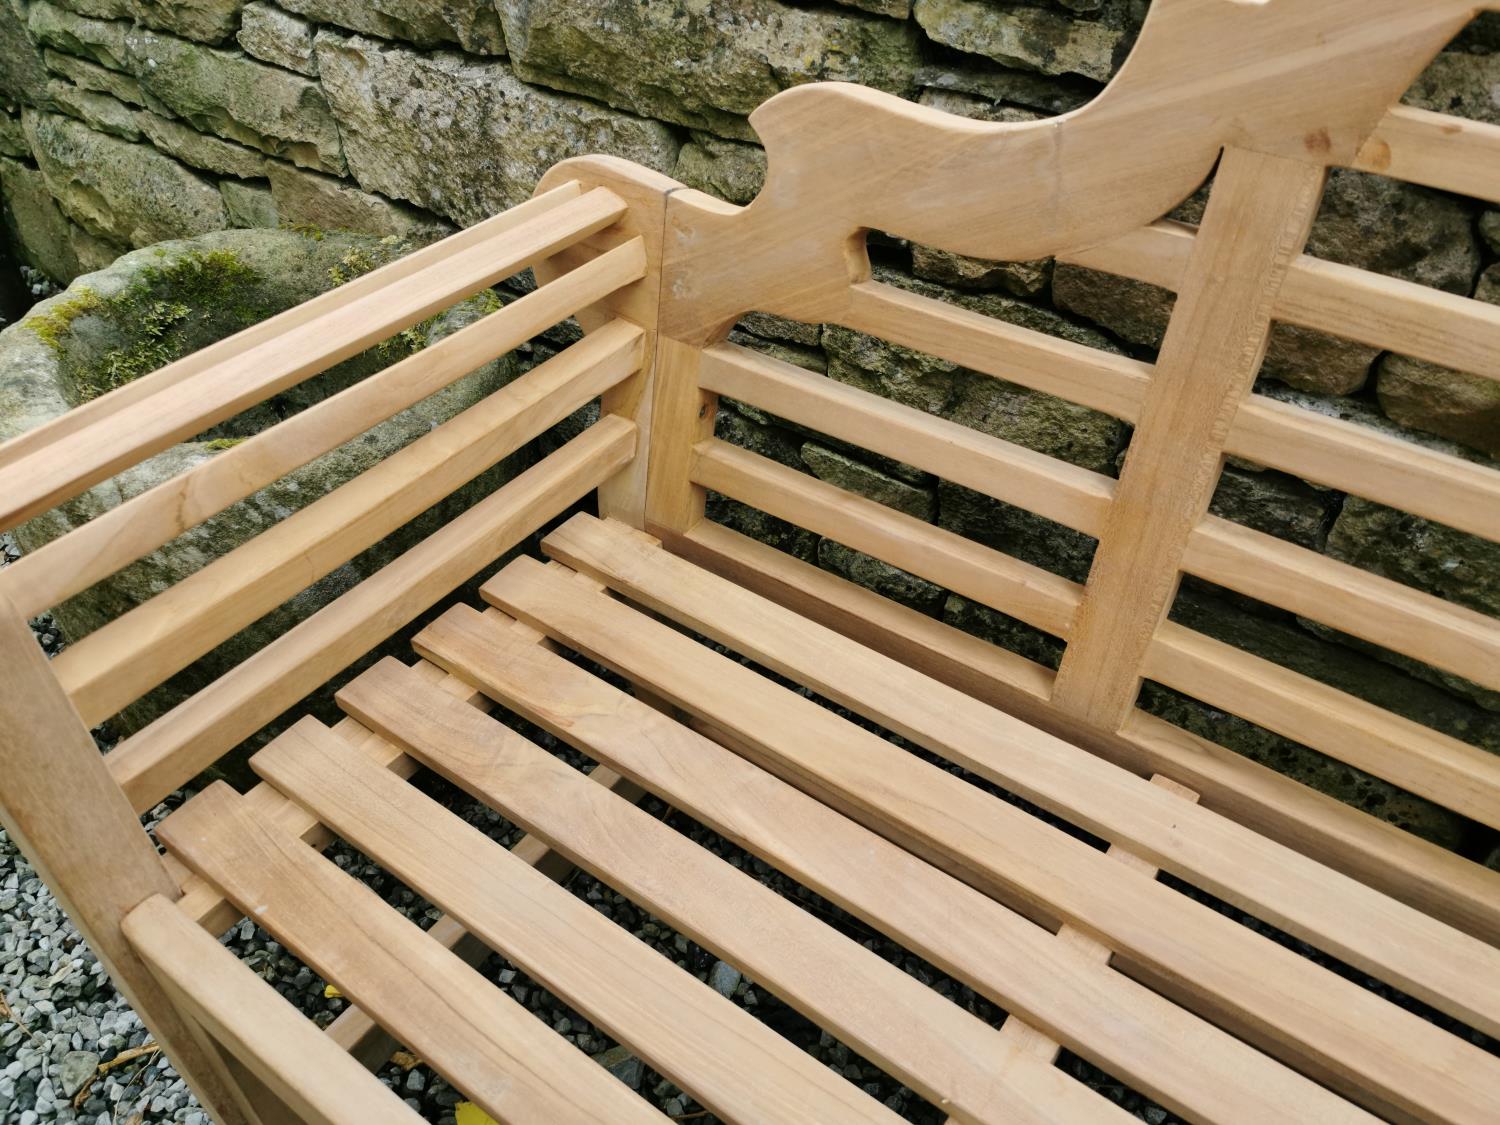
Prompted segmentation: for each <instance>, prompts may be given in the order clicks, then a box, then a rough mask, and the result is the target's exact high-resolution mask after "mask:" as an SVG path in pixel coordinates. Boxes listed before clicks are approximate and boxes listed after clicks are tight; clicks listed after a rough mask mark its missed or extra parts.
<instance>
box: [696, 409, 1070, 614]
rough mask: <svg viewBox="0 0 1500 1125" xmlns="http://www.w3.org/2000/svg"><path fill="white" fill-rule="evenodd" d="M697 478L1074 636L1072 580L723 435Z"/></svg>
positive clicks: (709, 446)
mask: <svg viewBox="0 0 1500 1125" xmlns="http://www.w3.org/2000/svg"><path fill="white" fill-rule="evenodd" d="M691 475H692V479H693V480H694V481H695V482H696V483H698V484H700V485H703V486H704V487H705V488H711V489H713V490H714V491H716V492H721V493H723V494H724V495H726V496H729V497H731V498H733V499H735V500H738V501H740V502H741V503H744V504H749V505H751V506H752V507H755V508H759V509H760V510H761V511H763V512H768V513H770V514H771V515H773V516H776V517H777V518H778V519H784V520H787V521H788V522H790V523H794V524H797V525H798V526H799V527H805V528H807V529H809V530H810V531H816V532H818V533H819V534H820V535H826V536H828V537H829V538H830V539H833V540H835V541H836V542H839V543H842V544H843V545H844V546H846V547H851V548H853V549H854V550H856V551H862V552H863V553H865V554H867V555H873V556H874V557H875V558H878V559H883V560H884V561H886V562H888V563H890V564H891V565H892V566H897V567H900V568H901V569H902V570H905V571H908V572H909V573H911V574H915V575H917V576H919V577H921V578H925V579H927V580H928V581H929V582H935V583H937V584H938V585H939V586H942V587H943V588H944V589H947V590H952V591H954V592H955V593H958V594H962V595H963V596H964V597H967V598H972V599H973V600H975V601H977V602H981V603H983V604H984V605H987V606H990V607H991V608H993V609H997V610H999V611H1000V612H1001V613H1008V614H1010V615H1011V616H1013V617H1016V618H1019V619H1020V620H1022V621H1024V622H1026V623H1027V624H1028V625H1034V626H1035V627H1036V628H1038V629H1041V630H1043V631H1044V632H1048V633H1052V634H1054V635H1056V636H1060V637H1066V636H1067V635H1068V632H1069V630H1070V629H1071V627H1072V621H1073V614H1074V613H1075V612H1076V611H1077V608H1078V602H1079V599H1080V598H1081V596H1082V590H1081V587H1079V586H1078V584H1077V583H1075V582H1070V581H1068V580H1067V579H1066V578H1059V577H1058V576H1057V575H1055V574H1052V573H1050V572H1048V571H1045V570H1042V569H1041V568H1040V567H1036V566H1032V565H1031V564H1030V563H1027V562H1022V561H1021V560H1020V559H1017V558H1012V557H1011V556H1010V555H1005V554H1001V553H1000V552H999V551H995V550H992V549H990V548H989V547H985V546H982V545H980V544H978V543H974V542H972V541H970V540H968V539H965V538H963V536H961V535H955V534H954V533H953V532H951V531H946V530H944V529H943V528H940V527H934V526H933V525H932V524H928V523H923V522H922V521H921V520H919V519H916V518H914V517H912V516H908V515H906V514H904V513H902V512H897V511H894V510H893V509H891V508H887V507H885V506H884V505H883V504H877V503H876V502H875V501H873V500H867V499H865V498H864V497H862V496H856V495H854V494H853V493H849V492H845V491H844V490H843V489H841V488H838V487H836V486H834V485H831V484H826V483H824V482H823V481H820V480H818V479H816V478H815V477H810V476H807V475H805V474H803V473H799V472H797V471H796V470H795V469H789V468H787V467H786V466H785V465H780V464H778V463H777V462H775V461H772V460H770V459H769V458H766V457H762V456H760V455H759V454H756V453H750V452H748V451H746V450H743V449H740V448H739V447H738V446H734V445H730V444H729V443H728V442H723V441H719V440H717V439H715V440H711V441H708V442H704V443H701V444H700V445H698V446H697V447H695V449H694V457H693V464H692V473H691Z"/></svg>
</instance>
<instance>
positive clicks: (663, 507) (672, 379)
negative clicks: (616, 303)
mask: <svg viewBox="0 0 1500 1125" xmlns="http://www.w3.org/2000/svg"><path fill="white" fill-rule="evenodd" d="M701 361H702V352H701V351H699V349H697V348H692V347H688V346H687V345H686V344H682V343H679V342H678V341H676V340H673V339H671V338H669V337H665V336H663V337H659V338H658V340H657V350H656V370H655V371H653V372H652V379H653V380H654V385H653V389H652V394H653V395H654V403H653V406H652V410H651V413H652V429H651V444H650V447H649V448H648V449H647V451H646V456H647V458H648V460H649V465H648V469H647V486H646V526H647V527H648V528H671V529H674V530H686V529H687V528H689V527H692V526H693V525H694V524H695V523H697V522H698V521H699V520H701V519H702V518H703V504H704V493H703V488H702V487H701V485H699V484H698V483H697V482H695V481H694V480H693V479H692V462H693V450H694V449H695V448H696V446H697V444H698V442H700V441H703V440H706V439H708V438H711V437H712V436H713V432H714V419H715V416H716V415H717V413H718V406H719V400H718V398H717V397H716V396H714V395H710V394H705V393H704V392H703V391H702V390H700V389H699V386H698V370H699V365H700V363H701Z"/></svg>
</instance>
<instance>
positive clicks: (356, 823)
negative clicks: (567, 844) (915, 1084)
mask: <svg viewBox="0 0 1500 1125" xmlns="http://www.w3.org/2000/svg"><path fill="white" fill-rule="evenodd" d="M565 581H566V580H565ZM571 585H572V584H571V583H570V586H571ZM574 588H575V589H576V586H575V587H574ZM294 729H295V731H296V734H295V735H293V732H292V731H289V732H287V733H288V735H292V736H293V737H287V736H283V737H282V738H281V739H278V740H277V742H276V743H275V744H273V745H271V746H268V747H266V748H265V749H264V750H262V751H261V752H260V753H259V754H257V755H256V758H255V766H256V769H257V771H258V772H260V773H261V774H262V776H265V777H267V778H269V779H271V780H272V781H273V782H274V783H275V784H276V785H277V786H278V787H279V788H281V789H283V790H284V791H285V792H287V794H288V795H289V796H291V797H292V798H293V799H294V800H296V801H297V802H299V803H300V804H302V805H304V806H306V807H307V808H308V810H309V811H310V812H312V813H313V814H314V815H315V816H317V817H318V819H320V820H321V821H323V822H324V823H325V824H328V825H329V826H330V827H331V828H333V829H334V830H335V831H337V832H338V833H339V834H340V835H341V836H342V837H344V838H345V839H347V840H349V841H350V842H351V843H352V844H354V845H355V846H356V847H358V848H359V849H360V850H361V851H363V852H364V853H365V854H366V855H369V856H370V857H371V858H372V859H374V860H375V861H376V862H377V863H379V864H381V865H382V866H383V867H385V868H386V869H387V870H389V871H391V872H392V874H394V875H396V877H397V878H399V879H401V880H402V881H403V882H405V883H406V884H407V885H408V886H411V887H413V888H414V889H416V890H417V891H418V892H419V893H421V894H422V895H424V896H425V897H426V898H428V899H429V900H430V901H432V902H435V903H437V904H438V905H440V906H441V907H442V908H443V909H444V910H445V911H447V912H448V913H449V914H451V915H453V916H454V917H455V918H457V919H459V920H460V921H462V922H463V923H464V925H465V926H466V927H467V928H468V929H469V930H470V931H471V932H473V933H475V934H477V935H479V936H481V937H482V938H484V940H485V941H486V942H487V943H488V944H490V945H491V946H492V947H493V948H495V949H498V950H501V951H503V952H504V953H505V954H506V956H507V957H509V958H510V959H511V960H512V961H514V962H515V963H516V964H517V965H519V966H521V967H522V968H524V969H525V971H526V972H527V974H528V975H530V976H531V977H532V978H533V979H535V980H536V981H537V982H538V983H540V984H541V985H543V986H544V987H546V988H547V989H548V990H549V991H551V992H552V993H553V994H554V995H556V996H558V997H559V998H561V999H562V1000H564V1001H565V1002H566V1003H568V1004H570V1005H571V1006H573V1007H575V1008H577V1009H578V1010H579V1011H580V1012H582V1013H584V1014H585V1015H587V1016H588V1017H589V1019H591V1020H592V1021H593V1022H595V1023H597V1024H598V1025H599V1026H600V1027H601V1028H603V1029H604V1030H605V1031H606V1032H607V1033H608V1034H610V1035H611V1036H613V1037H614V1038H616V1039H618V1040H620V1041H622V1042H625V1043H628V1044H630V1045H631V1047H632V1048H633V1049H635V1050H636V1051H638V1052H639V1053H640V1055H641V1056H642V1057H643V1058H644V1059H646V1060H647V1061H648V1062H649V1063H651V1065H652V1066H654V1067H655V1068H656V1069H657V1070H659V1071H660V1072H661V1073H662V1074H664V1075H666V1076H668V1077H669V1078H671V1080H672V1081H673V1082H675V1083H677V1084H678V1085H679V1086H681V1087H683V1088H684V1089H686V1090H689V1091H690V1092H692V1093H693V1095H694V1097H696V1098H697V1099H698V1100H699V1101H700V1102H702V1103H703V1104H704V1105H705V1106H707V1107H709V1108H711V1109H715V1110H716V1111H718V1112H721V1113H722V1114H723V1115H724V1116H726V1117H728V1118H729V1119H731V1120H745V1121H785V1122H789V1123H790V1122H807V1123H809V1125H811V1123H813V1122H823V1121H850V1122H855V1121H868V1122H885V1123H889V1122H894V1121H895V1120H896V1118H895V1116H894V1115H893V1114H891V1112H890V1111H889V1110H887V1109H886V1108H885V1107H884V1106H882V1105H881V1104H880V1103H879V1102H876V1101H875V1100H874V1099H872V1098H870V1097H868V1096H867V1095H866V1094H864V1093H863V1092H862V1091H861V1090H859V1089H858V1088H857V1087H856V1086H854V1085H852V1084H851V1083H848V1082H846V1081H845V1080H844V1079H843V1078H842V1077H840V1076H838V1075H836V1074H834V1073H833V1072H831V1071H829V1070H828V1069H826V1068H825V1067H823V1066H822V1065H821V1064H820V1063H817V1062H815V1061H814V1060H812V1059H811V1058H809V1057H808V1056H807V1055H805V1054H803V1053H802V1052H801V1051H800V1050H798V1049H797V1048H796V1047H795V1046H793V1045H792V1044H790V1043H788V1042H786V1041H785V1040H783V1039H781V1038H780V1037H778V1036H777V1035H776V1034H775V1033H774V1032H772V1031H771V1030H770V1029H768V1028H766V1027H765V1026H764V1025H762V1024H761V1023H759V1022H758V1021H757V1020H756V1019H755V1018H754V1017H753V1016H751V1015H750V1014H749V1013H747V1012H745V1011H744V1010H743V1009H741V1008H737V1007H735V1006H734V1005H733V1004H731V1003H730V1002H729V1001H728V1000H726V999H725V998H724V997H722V996H720V995H719V994H718V993H717V992H715V991H714V990H713V989H711V988H709V987H707V986H706V985H704V984H702V983H701V982H699V981H697V980H694V979H693V978H692V977H690V976H688V975H687V974H686V973H685V972H684V971H683V970H681V969H679V968H678V967H677V966H676V965H674V964H672V963H671V962H670V961H667V960H666V959H665V958H663V957H661V956H660V955H659V954H658V953H657V952H656V951H655V950H653V949H651V948H650V947H649V946H647V945H645V944H643V943H641V942H639V941H638V940H637V939H635V938H634V937H632V936H631V935H630V933H629V932H627V931H625V930H622V929H620V928H619V927H617V926H616V925H615V924H614V923H613V922H611V921H610V920H609V919H607V918H605V917H604V916H603V915H601V914H599V913H598V912H596V911H595V910H594V909H593V908H592V907H590V906H589V905H588V904H587V903H586V902H584V901H582V900H581V899H578V898H575V897H573V896H572V895H570V894H569V893H568V892H567V891H565V890H563V889H562V888H560V887H558V886H557V885H556V884H554V883H553V882H552V881H551V880H549V879H548V878H547V877H546V876H544V875H542V874H540V873H539V872H537V871H534V870H533V869H532V868H531V867H529V866H527V865H526V864H524V863H522V862H521V861H520V860H518V859H516V858H515V857H514V856H512V855H511V854H510V853H509V852H508V851H506V850H505V849H504V848H503V847H501V846H500V845H499V844H497V843H495V842H493V841H492V840H490V839H489V838H488V837H486V836H485V835H484V834H483V833H481V832H480V831H479V830H478V829H476V828H473V827H472V826H470V825H468V824H466V823H464V822H463V821H461V820H459V819H458V818H457V817H454V816H452V815H451V814H450V813H449V812H447V810H445V809H444V808H443V807H442V806H441V805H438V804H437V803H436V802H434V801H433V800H432V799H431V798H428V797H426V796H424V795H423V794H421V793H420V792H418V791H417V790H416V789H415V788H414V787H412V786H410V785H408V784H406V783H405V782H403V781H402V780H401V779H400V778H397V777H395V776H393V775H392V774H391V773H390V772H389V771H387V770H382V769H380V768H379V767H377V766H376V765H374V764H373V763H370V762H369V761H368V760H367V759H365V758H363V757H362V756H361V755H360V754H359V753H358V752H357V751H356V750H355V749H354V748H353V747H351V746H349V745H348V744H347V743H346V742H344V741H343V740H342V739H340V738H338V737H337V735H335V734H334V733H333V732H331V731H329V730H327V728H325V727H322V726H321V725H320V724H317V723H316V722H314V721H312V720H306V721H304V722H303V723H302V724H299V726H298V727H297V728H294ZM298 741H300V742H301V745H300V746H299V745H295V743H296V742H298ZM610 799H611V800H615V798H613V797H611V798H610ZM178 815H181V814H178ZM170 842H171V839H169V843H170ZM195 843H196V841H195ZM296 846H297V847H299V848H301V847H303V845H301V844H300V843H298V844H297V845H296ZM174 850H177V849H176V845H174ZM188 858H189V859H190V860H191V858H192V857H191V856H189V857H188ZM216 881H218V880H217V879H216ZM225 889H226V890H229V889H231V888H227V887H226V888H225ZM265 921H266V923H268V924H269V926H270V928H271V930H272V931H273V932H275V930H276V926H277V921H278V919H277V918H275V917H272V916H266V917H265ZM289 944H295V943H290V942H289ZM353 995H355V996H356V998H358V999H359V1002H360V1004H361V1006H363V1007H365V1008H367V1009H369V1010H370V1011H371V1013H372V1014H373V1015H375V1016H376V1018H377V1019H380V1020H381V1021H382V1022H385V1019H384V1017H383V1016H382V1015H381V1012H380V1008H379V1004H378V998H377V1000H376V1002H372V1000H371V997H370V995H369V992H368V991H367V992H366V994H365V995H364V996H363V997H361V996H360V994H359V993H358V992H356V993H354V994H353ZM528 1018H529V1017H528ZM536 1026H537V1028H538V1030H540V1031H541V1032H543V1033H544V1034H547V1035H552V1034H554V1033H553V1032H551V1031H550V1030H549V1029H548V1028H546V1026H545V1025H543V1024H541V1023H538V1024H537V1025H536ZM393 1030H394V1029H393ZM402 1038H403V1039H406V1036H404V1035H403V1036H402ZM406 1041H407V1042H411V1041H410V1040H409V1039H406ZM557 1042H558V1043H559V1045H561V1046H562V1047H563V1049H565V1050H567V1051H570V1052H573V1051H575V1048H573V1047H571V1046H570V1045H568V1044H567V1043H566V1042H565V1041H563V1040H561V1039H558V1040H557ZM412 1045H413V1046H414V1047H418V1049H419V1050H420V1045H419V1044H415V1043H413V1044H412ZM578 1058H580V1059H581V1060H583V1061H584V1062H586V1063H588V1062H589V1060H587V1058H586V1057H585V1056H583V1055H582V1054H579V1055H578ZM748 1060H754V1064H755V1065H754V1066H747V1065H746V1063H747V1061H748ZM589 1065H593V1064H592V1063H589ZM600 1072H601V1073H605V1074H607V1072H604V1071H603V1070H602V1068H601V1071H600ZM474 1079H475V1075H474V1074H473V1073H471V1072H469V1071H461V1072H459V1073H458V1074H456V1075H454V1077H453V1080H454V1082H455V1084H456V1085H457V1086H458V1087H459V1088H460V1089H463V1088H465V1084H466V1083H472V1082H473V1081H474ZM609 1081H610V1082H612V1083H613V1082H614V1081H615V1080H614V1079H613V1078H612V1077H611V1078H609ZM621 1089H624V1087H621ZM602 1119H603V1120H613V1118H611V1117H609V1116H607V1115H605V1116H604V1117H603V1118H602Z"/></svg>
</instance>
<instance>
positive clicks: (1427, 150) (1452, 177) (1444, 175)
mask: <svg viewBox="0 0 1500 1125" xmlns="http://www.w3.org/2000/svg"><path fill="white" fill-rule="evenodd" d="M1353 166H1354V167H1355V168H1358V169H1359V170H1360V171H1361V172H1373V173H1374V174H1375V175H1378V176H1392V177H1394V178H1396V179H1398V180H1406V181H1408V182H1410V183H1414V184H1425V185H1426V186H1427V187H1433V188H1438V189H1439V190H1441V191H1451V192H1454V193H1455V194H1457V195H1468V196H1473V197H1474V198H1475V199H1485V200H1488V201H1489V202H1491V203H1500V127H1497V126H1495V125H1492V124H1490V123H1488V122H1485V121H1473V120H1470V119H1468V118H1464V117H1454V116H1452V115H1451V114H1446V113H1433V112H1431V111H1430V110H1425V109H1416V108H1413V107H1412V106H1406V105H1402V106H1396V107H1395V108H1394V109H1392V110H1391V111H1390V113H1388V114H1386V117H1385V120H1384V121H1382V122H1381V123H1380V127H1379V128H1378V129H1376V130H1375V132H1374V133H1373V134H1371V136H1370V139H1369V140H1367V141H1366V142H1365V144H1364V147H1363V148H1361V149H1360V150H1359V156H1358V157H1357V158H1356V159H1355V161H1354V165H1353Z"/></svg>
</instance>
